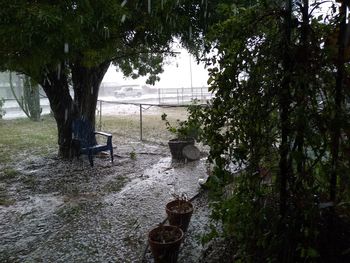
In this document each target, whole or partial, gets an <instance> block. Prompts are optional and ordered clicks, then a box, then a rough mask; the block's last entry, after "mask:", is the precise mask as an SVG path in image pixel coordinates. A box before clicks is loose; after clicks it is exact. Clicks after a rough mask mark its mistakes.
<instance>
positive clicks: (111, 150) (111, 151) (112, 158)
mask: <svg viewBox="0 0 350 263" xmlns="http://www.w3.org/2000/svg"><path fill="white" fill-rule="evenodd" d="M109 151H110V153H111V160H112V163H113V160H114V157H113V148H112V147H111V149H110V150H109Z"/></svg>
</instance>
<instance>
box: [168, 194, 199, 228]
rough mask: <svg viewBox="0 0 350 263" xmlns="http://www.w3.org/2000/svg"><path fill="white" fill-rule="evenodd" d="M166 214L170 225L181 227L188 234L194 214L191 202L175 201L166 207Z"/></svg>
mask: <svg viewBox="0 0 350 263" xmlns="http://www.w3.org/2000/svg"><path fill="white" fill-rule="evenodd" d="M166 213H167V215H168V220H169V224H170V225H174V226H179V227H180V228H181V229H182V231H184V232H186V230H187V228H188V225H189V223H190V220H191V216H192V213H193V205H192V204H191V202H189V201H185V200H174V201H171V202H169V203H168V204H167V205H166Z"/></svg>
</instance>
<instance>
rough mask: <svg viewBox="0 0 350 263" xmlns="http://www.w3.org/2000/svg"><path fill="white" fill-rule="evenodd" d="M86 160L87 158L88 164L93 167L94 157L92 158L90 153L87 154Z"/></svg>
mask: <svg viewBox="0 0 350 263" xmlns="http://www.w3.org/2000/svg"><path fill="white" fill-rule="evenodd" d="M88 158H89V162H90V165H91V167H94V160H93V158H94V156H93V154H92V152H91V151H89V153H88Z"/></svg>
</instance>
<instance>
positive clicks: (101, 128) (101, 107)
mask: <svg viewBox="0 0 350 263" xmlns="http://www.w3.org/2000/svg"><path fill="white" fill-rule="evenodd" d="M100 130H102V100H100Z"/></svg>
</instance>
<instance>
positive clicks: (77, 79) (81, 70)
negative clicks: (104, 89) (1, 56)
mask: <svg viewBox="0 0 350 263" xmlns="http://www.w3.org/2000/svg"><path fill="white" fill-rule="evenodd" d="M109 65H110V62H104V63H102V64H100V65H98V66H96V67H91V68H88V67H85V66H83V65H81V64H79V63H76V64H74V65H72V66H71V69H72V81H73V89H74V103H75V105H76V106H77V109H78V114H79V116H84V117H86V118H87V119H88V120H89V121H90V123H91V125H92V126H93V127H95V111H96V104H97V97H98V92H99V88H100V84H101V82H102V79H103V77H104V75H105V73H106V71H107V69H108V67H109Z"/></svg>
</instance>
